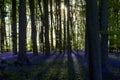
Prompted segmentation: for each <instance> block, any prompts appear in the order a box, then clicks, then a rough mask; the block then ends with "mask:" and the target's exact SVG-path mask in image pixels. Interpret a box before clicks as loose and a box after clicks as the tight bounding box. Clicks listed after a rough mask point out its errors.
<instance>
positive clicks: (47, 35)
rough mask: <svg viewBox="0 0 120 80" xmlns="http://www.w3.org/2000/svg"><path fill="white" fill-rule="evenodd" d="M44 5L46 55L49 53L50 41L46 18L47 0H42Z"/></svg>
mask: <svg viewBox="0 0 120 80" xmlns="http://www.w3.org/2000/svg"><path fill="white" fill-rule="evenodd" d="M43 5H44V26H45V48H46V49H45V51H46V55H48V56H49V55H50V43H49V20H48V19H49V18H48V0H43Z"/></svg>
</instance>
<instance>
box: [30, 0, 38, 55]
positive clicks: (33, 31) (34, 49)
mask: <svg viewBox="0 0 120 80" xmlns="http://www.w3.org/2000/svg"><path fill="white" fill-rule="evenodd" d="M34 3H35V2H34V0H29V5H30V13H31V27H32V34H31V35H32V36H31V37H32V47H33V48H32V49H33V54H34V55H38V49H37V31H36V25H35V11H34V8H35V4H34Z"/></svg>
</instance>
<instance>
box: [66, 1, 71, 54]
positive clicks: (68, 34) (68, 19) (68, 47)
mask: <svg viewBox="0 0 120 80" xmlns="http://www.w3.org/2000/svg"><path fill="white" fill-rule="evenodd" d="M67 41H68V43H67V50H68V54H70V53H71V44H70V2H69V0H67Z"/></svg>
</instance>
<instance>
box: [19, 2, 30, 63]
mask: <svg viewBox="0 0 120 80" xmlns="http://www.w3.org/2000/svg"><path fill="white" fill-rule="evenodd" d="M26 26H27V25H26V0H20V2H19V54H18V61H19V62H21V63H26V62H27V61H28V58H27V55H26Z"/></svg>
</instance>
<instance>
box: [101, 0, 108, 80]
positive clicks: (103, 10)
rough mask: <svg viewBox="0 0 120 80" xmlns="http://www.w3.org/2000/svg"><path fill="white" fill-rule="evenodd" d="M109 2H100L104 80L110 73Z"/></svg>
mask: <svg viewBox="0 0 120 80" xmlns="http://www.w3.org/2000/svg"><path fill="white" fill-rule="evenodd" d="M107 2H108V0H101V3H100V29H101V54H102V55H101V60H102V76H103V80H106V79H105V77H104V76H105V75H106V74H107V73H108V70H107V64H108V34H107V31H108V21H107V20H108V18H107V17H108V13H107Z"/></svg>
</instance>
